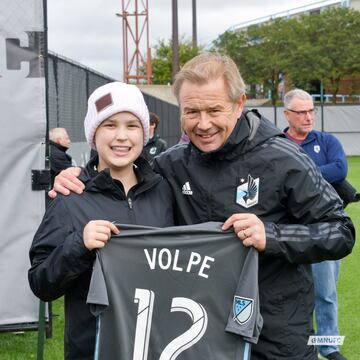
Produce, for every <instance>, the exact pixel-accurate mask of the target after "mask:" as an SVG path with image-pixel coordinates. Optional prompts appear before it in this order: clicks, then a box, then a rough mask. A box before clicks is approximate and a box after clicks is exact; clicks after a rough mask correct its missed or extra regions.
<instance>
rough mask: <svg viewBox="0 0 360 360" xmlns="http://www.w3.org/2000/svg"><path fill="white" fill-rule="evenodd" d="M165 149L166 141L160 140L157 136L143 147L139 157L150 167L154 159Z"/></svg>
mask: <svg viewBox="0 0 360 360" xmlns="http://www.w3.org/2000/svg"><path fill="white" fill-rule="evenodd" d="M166 149H167V144H166V141H165V140H163V139H161V137H159V135H158V134H156V135H155V136H153V137H152V138H151V139H150V140H149V141H148V143H147V144H146V145H145V146H144V149H143V151H142V154H141V156H143V157H144V158H145V159H146V160H147V161H148V162H149V163H150V165H152V163H153V161H154V157H155V156H157V155H159V154H160V153H162V152H163V151H165V150H166Z"/></svg>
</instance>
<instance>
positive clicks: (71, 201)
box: [29, 158, 174, 360]
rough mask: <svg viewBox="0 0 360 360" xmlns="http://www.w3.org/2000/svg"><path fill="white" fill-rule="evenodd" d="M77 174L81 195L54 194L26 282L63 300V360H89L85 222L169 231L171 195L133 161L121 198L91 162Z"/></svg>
mask: <svg viewBox="0 0 360 360" xmlns="http://www.w3.org/2000/svg"><path fill="white" fill-rule="evenodd" d="M92 161H93V163H92V164H91V163H89V164H88V165H87V167H86V168H85V170H84V171H83V172H82V174H81V175H80V179H81V180H82V181H83V182H84V183H85V186H86V190H85V192H84V193H83V194H82V195H77V194H75V193H71V195H69V196H61V195H58V196H57V197H56V198H55V199H54V200H53V201H52V202H51V203H50V205H49V207H48V209H47V210H46V213H45V216H44V218H43V221H42V223H41V225H40V227H39V229H38V231H37V233H36V234H35V237H34V240H33V244H32V246H31V249H30V260H31V268H30V270H29V282H30V286H31V289H32V291H33V292H34V294H35V295H36V296H37V297H39V298H40V299H42V300H44V301H51V300H55V299H57V298H58V297H60V296H62V295H65V339H64V342H65V359H71V360H74V359H81V360H85V359H86V360H87V359H89V360H90V359H93V357H94V346H95V317H94V316H93V315H92V314H91V313H90V312H89V309H88V306H87V305H86V297H87V293H88V288H89V283H90V277H91V270H92V265H93V261H94V259H95V251H89V250H88V249H87V248H86V247H85V246H84V242H83V237H82V233H83V228H84V226H85V225H86V224H87V223H88V222H89V221H90V220H109V221H115V222H116V223H122V224H139V225H148V226H158V227H166V226H172V225H173V224H174V223H173V208H172V194H171V189H170V187H169V185H168V184H167V182H166V180H164V179H163V178H162V177H161V176H160V175H158V174H155V173H154V172H153V171H152V170H151V168H150V166H149V164H148V163H147V162H146V160H144V159H142V158H139V159H138V160H137V161H136V162H135V163H136V164H137V166H138V167H137V170H136V173H137V177H138V180H139V183H138V184H137V185H135V186H134V187H133V188H131V189H130V191H129V192H128V196H127V197H126V196H125V193H124V191H123V187H122V184H121V183H120V182H119V181H116V180H113V179H112V178H111V177H110V175H109V171H108V170H104V171H102V172H100V173H97V172H96V171H95V170H93V165H94V164H96V163H97V159H93V160H92Z"/></svg>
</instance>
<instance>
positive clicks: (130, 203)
mask: <svg viewBox="0 0 360 360" xmlns="http://www.w3.org/2000/svg"><path fill="white" fill-rule="evenodd" d="M127 201H128V204H129V208H130V209H132V208H133V207H132V206H133V205H132V200H131V198H128V199H127Z"/></svg>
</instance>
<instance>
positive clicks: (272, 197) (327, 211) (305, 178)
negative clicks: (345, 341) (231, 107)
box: [154, 112, 355, 360]
mask: <svg viewBox="0 0 360 360" xmlns="http://www.w3.org/2000/svg"><path fill="white" fill-rule="evenodd" d="M154 168H155V171H157V172H159V173H160V174H162V175H163V176H164V177H165V178H166V179H167V180H168V181H169V183H170V185H171V187H172V189H173V192H174V195H175V198H176V203H177V209H178V214H177V215H178V219H179V222H180V224H196V223H201V222H206V221H225V220H226V219H227V218H228V217H229V216H231V215H232V214H235V213H254V214H256V215H257V216H258V217H259V218H260V219H261V220H262V221H263V222H264V224H265V229H266V250H265V252H263V253H261V254H260V265H259V287H260V306H261V308H260V310H261V314H262V316H263V318H264V327H263V330H262V332H261V334H260V339H259V342H258V344H257V345H255V346H254V347H253V351H252V359H287V360H295V359H297V360H307V359H316V355H315V353H314V347H312V346H308V345H307V341H308V336H309V335H311V334H312V332H313V326H312V313H313V307H314V304H313V303H314V296H313V283H312V276H311V270H310V266H309V265H307V264H309V263H313V262H319V261H322V260H325V259H340V258H342V257H344V256H346V255H347V254H349V253H350V252H351V249H352V247H353V245H354V240H355V230H354V227H353V224H352V222H351V220H350V218H349V217H348V216H347V215H346V213H344V211H343V209H342V203H341V200H340V199H339V198H338V196H337V194H336V193H335V192H334V190H333V188H332V187H331V186H330V185H329V184H328V183H327V182H326V181H325V180H324V179H323V177H322V176H321V173H320V172H319V170H318V169H317V167H316V166H315V165H314V163H313V162H312V161H311V160H310V159H309V158H308V156H307V155H306V154H305V153H304V152H303V151H302V150H301V149H300V148H299V147H298V146H297V145H296V144H293V143H291V142H290V141H289V140H287V139H286V138H285V137H284V135H283V134H282V132H281V131H280V130H279V129H277V128H276V127H275V126H274V125H272V124H271V123H270V122H269V121H268V120H266V119H264V118H262V117H261V116H260V115H259V114H258V113H257V112H247V113H246V115H245V114H243V115H242V116H241V118H240V119H239V121H238V123H237V125H236V127H235V128H234V130H233V132H232V134H231V135H230V137H229V139H228V141H227V143H226V144H225V145H224V146H223V147H222V148H221V149H219V150H217V151H215V152H212V153H202V152H201V151H199V150H198V149H197V148H196V147H195V146H194V145H193V144H191V143H190V144H188V145H175V146H174V147H172V148H170V149H169V150H167V151H166V152H165V153H162V154H161V155H159V156H158V157H157V158H156V159H155V162H154ZM249 184H250V185H251V186H249ZM247 206H248V207H247Z"/></svg>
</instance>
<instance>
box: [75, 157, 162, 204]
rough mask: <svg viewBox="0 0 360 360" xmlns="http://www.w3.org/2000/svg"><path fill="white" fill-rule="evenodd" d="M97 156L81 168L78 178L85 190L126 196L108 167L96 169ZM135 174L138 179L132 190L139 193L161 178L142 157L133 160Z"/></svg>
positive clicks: (121, 196) (120, 184)
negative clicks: (100, 169)
mask: <svg viewBox="0 0 360 360" xmlns="http://www.w3.org/2000/svg"><path fill="white" fill-rule="evenodd" d="M97 164H98V156H97V155H96V156H95V157H93V158H92V159H91V160H90V161H89V162H88V163H87V165H86V167H85V168H84V169H82V171H81V174H80V176H79V179H80V180H81V181H82V182H83V183H84V184H85V190H86V191H91V192H111V193H113V194H114V196H116V197H120V198H122V199H123V198H126V196H125V192H124V188H123V185H122V183H121V182H120V181H118V180H116V179H113V178H112V177H111V175H110V170H109V169H104V170H102V171H100V172H98V171H97V170H96V167H97ZM134 166H135V174H136V177H137V179H138V183H137V185H135V186H134V188H133V189H134V191H136V193H140V192H142V191H145V190H147V189H148V188H150V187H152V186H153V185H154V184H156V183H157V182H159V181H160V180H161V176H160V175H158V174H156V173H155V172H154V171H153V170H152V168H151V166H150V165H149V163H148V162H147V161H146V160H145V159H144V158H142V157H139V158H138V159H137V160H135V162H134Z"/></svg>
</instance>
